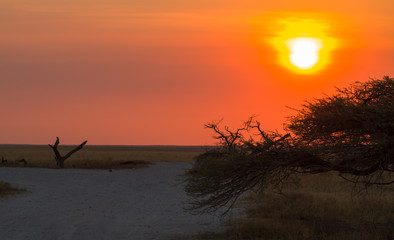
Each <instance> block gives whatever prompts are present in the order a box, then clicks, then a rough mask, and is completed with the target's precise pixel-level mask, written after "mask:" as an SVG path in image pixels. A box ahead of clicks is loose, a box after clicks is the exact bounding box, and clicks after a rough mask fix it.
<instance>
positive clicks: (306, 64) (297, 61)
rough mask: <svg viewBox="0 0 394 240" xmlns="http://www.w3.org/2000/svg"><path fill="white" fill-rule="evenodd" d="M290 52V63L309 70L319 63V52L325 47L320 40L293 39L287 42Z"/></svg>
mask: <svg viewBox="0 0 394 240" xmlns="http://www.w3.org/2000/svg"><path fill="white" fill-rule="evenodd" d="M286 45H287V47H288V48H289V50H290V54H289V60H290V62H291V63H292V64H293V65H294V66H296V67H298V68H300V69H309V68H312V67H313V66H314V65H316V64H317V62H318V61H319V51H320V49H321V48H322V47H323V45H322V43H321V40H320V39H318V38H305V37H301V38H292V39H290V40H288V41H286Z"/></svg>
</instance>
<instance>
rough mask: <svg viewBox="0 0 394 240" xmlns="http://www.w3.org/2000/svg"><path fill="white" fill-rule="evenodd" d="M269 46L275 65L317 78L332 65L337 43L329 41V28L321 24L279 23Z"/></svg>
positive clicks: (306, 21) (304, 21) (308, 21)
mask: <svg viewBox="0 0 394 240" xmlns="http://www.w3.org/2000/svg"><path fill="white" fill-rule="evenodd" d="M278 26H279V27H278V30H277V32H276V34H275V36H274V37H272V38H271V43H272V44H273V46H274V47H275V49H276V50H277V52H278V57H277V59H278V62H279V64H281V65H282V66H284V67H285V68H287V69H289V70H291V71H292V72H293V73H296V74H316V73H317V72H319V71H321V70H323V69H324V68H325V67H326V66H327V65H328V64H329V63H330V62H331V53H332V51H333V50H334V49H335V48H336V47H337V40H336V39H335V38H333V37H330V36H329V34H328V30H329V29H330V26H329V25H328V24H327V23H326V22H323V21H321V20H316V19H299V18H288V19H281V20H280V22H279V24H278Z"/></svg>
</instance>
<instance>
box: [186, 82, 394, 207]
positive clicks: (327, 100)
mask: <svg viewBox="0 0 394 240" xmlns="http://www.w3.org/2000/svg"><path fill="white" fill-rule="evenodd" d="M393 100H394V80H393V79H392V78H389V77H383V78H382V79H370V80H369V81H367V82H363V83H360V82H356V83H354V84H352V85H351V86H350V87H348V88H343V89H337V92H336V94H334V95H332V96H326V97H323V98H320V99H314V100H313V101H309V102H306V103H305V104H304V105H303V106H302V108H301V109H300V110H297V114H296V115H294V116H292V117H289V119H288V122H287V123H286V124H285V130H286V133H284V134H281V133H278V132H270V131H265V130H263V129H262V128H261V124H260V122H258V121H256V120H255V119H254V118H253V117H252V118H250V119H249V120H247V121H246V122H244V123H243V125H242V126H241V127H240V128H238V129H236V130H230V129H229V128H228V127H226V126H225V127H224V128H221V126H220V121H219V122H211V123H208V124H206V125H205V127H206V128H208V129H212V130H213V131H214V132H215V134H216V135H215V138H216V139H218V140H219V145H218V146H217V147H215V148H212V149H208V150H207V151H206V152H204V153H203V154H201V155H199V156H197V158H196V162H195V164H194V166H193V168H192V169H191V170H190V171H189V172H187V173H186V174H185V178H186V182H187V184H186V186H185V191H186V192H187V193H188V194H189V196H191V197H192V199H193V200H192V201H191V208H190V210H195V211H197V212H210V211H216V210H218V209H219V208H221V207H224V206H227V210H229V209H230V208H231V207H232V205H233V204H234V203H235V201H236V200H237V199H238V198H239V197H240V196H242V195H243V194H244V193H246V192H249V191H251V190H253V191H263V190H264V189H265V188H266V187H267V186H273V187H277V188H279V189H280V188H281V186H282V184H284V183H286V182H287V181H288V180H289V179H290V178H291V177H293V176H295V175H298V174H318V173H323V172H330V171H334V172H337V173H338V174H339V175H340V176H341V177H343V178H344V179H346V180H348V181H352V182H354V183H356V184H361V183H362V184H365V185H375V184H377V185H388V184H392V183H393V182H394V181H393V180H392V177H391V173H392V172H393V171H394V166H393V163H394V121H393V119H394V105H393Z"/></svg>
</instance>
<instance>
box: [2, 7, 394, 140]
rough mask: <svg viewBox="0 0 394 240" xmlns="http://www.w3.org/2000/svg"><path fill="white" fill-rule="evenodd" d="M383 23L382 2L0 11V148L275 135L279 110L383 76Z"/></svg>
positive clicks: (391, 19)
mask: <svg viewBox="0 0 394 240" xmlns="http://www.w3.org/2000/svg"><path fill="white" fill-rule="evenodd" d="M393 13H394V1H392V0H357V1H356V0H349V1H343V0H331V1H324V2H322V1H315V0H314V1H312V0H299V1H292V0H291V1H290V0H277V1H261V0H243V1H232V0H199V1H185V0H144V1H137V0H0V90H1V93H0V109H1V118H0V123H1V125H0V126H1V128H0V144H48V143H53V142H54V140H55V137H56V136H59V137H60V141H61V143H62V144H79V143H81V142H82V141H84V140H88V141H89V142H88V144H91V145H208V144H212V143H214V140H213V139H212V133H211V132H210V131H209V130H206V129H204V123H207V122H210V121H213V120H219V119H221V118H224V122H223V123H225V124H228V125H230V126H237V125H238V124H240V123H241V122H242V121H243V120H246V119H247V118H248V117H249V116H251V115H257V116H258V117H257V119H258V120H260V121H261V122H262V126H263V127H264V128H265V129H267V130H275V129H277V130H279V131H282V130H283V123H284V122H285V121H286V117H287V116H290V115H293V114H294V113H295V111H294V110H291V109H290V108H288V107H292V108H298V107H300V105H301V104H302V103H303V101H304V100H311V99H313V98H314V97H321V96H324V94H331V93H333V92H334V90H335V86H337V87H345V86H348V85H349V84H350V83H352V82H355V81H366V80H368V78H369V77H372V78H381V77H382V76H384V75H389V76H391V77H393V76H394V69H393V62H394V14H393ZM299 40H300V41H301V42H300V41H299ZM304 46H307V47H304ZM308 56H310V58H308ZM298 58H301V59H302V60H297V59H298ZM304 58H307V59H304ZM297 61H298V63H297ZM297 65H298V66H297ZM300 67H301V68H300Z"/></svg>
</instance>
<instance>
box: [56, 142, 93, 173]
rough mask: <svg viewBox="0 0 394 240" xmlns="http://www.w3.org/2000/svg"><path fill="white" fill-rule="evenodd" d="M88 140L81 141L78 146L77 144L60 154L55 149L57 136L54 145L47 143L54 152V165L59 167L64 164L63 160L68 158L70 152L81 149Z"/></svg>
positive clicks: (57, 143) (57, 144)
mask: <svg viewBox="0 0 394 240" xmlns="http://www.w3.org/2000/svg"><path fill="white" fill-rule="evenodd" d="M87 142H88V141H85V142H83V143H81V144H80V145H79V146H77V147H76V148H74V149H73V150H71V151H69V152H68V153H67V154H66V155H64V156H62V155H60V153H59V150H58V149H57V147H58V146H59V143H60V141H59V137H56V142H55V144H54V145H51V144H48V146H50V147H51V148H52V150H53V152H54V153H55V160H56V165H57V166H59V167H61V168H62V167H63V166H64V161H65V160H66V159H67V158H69V157H70V156H71V155H72V154H74V153H75V152H77V151H79V150H81V149H82V148H83V146H85V144H86V143H87Z"/></svg>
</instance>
